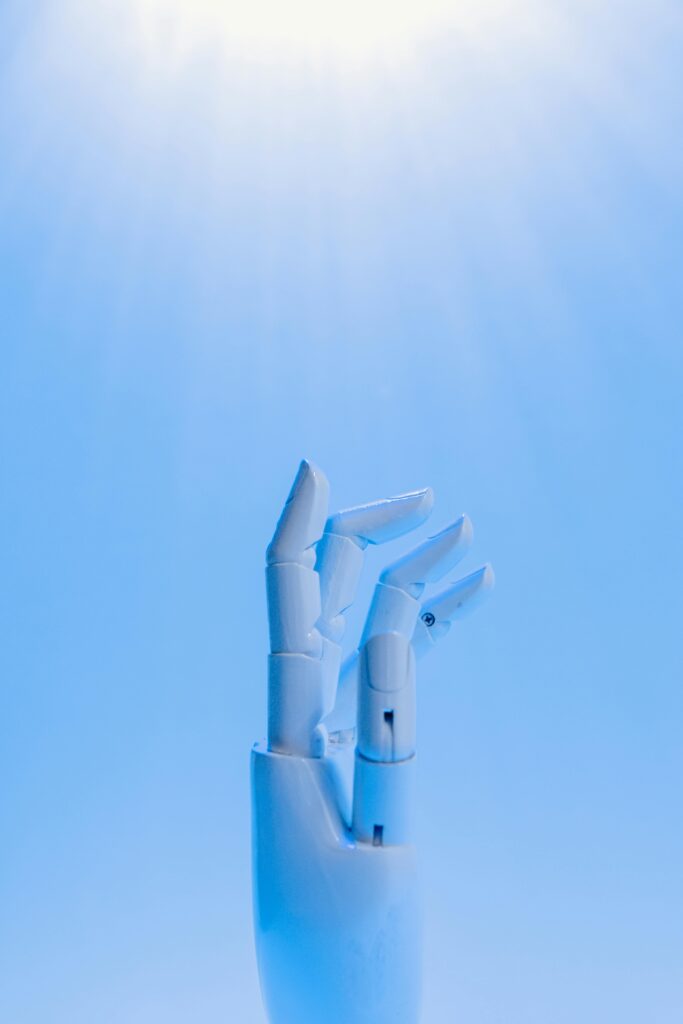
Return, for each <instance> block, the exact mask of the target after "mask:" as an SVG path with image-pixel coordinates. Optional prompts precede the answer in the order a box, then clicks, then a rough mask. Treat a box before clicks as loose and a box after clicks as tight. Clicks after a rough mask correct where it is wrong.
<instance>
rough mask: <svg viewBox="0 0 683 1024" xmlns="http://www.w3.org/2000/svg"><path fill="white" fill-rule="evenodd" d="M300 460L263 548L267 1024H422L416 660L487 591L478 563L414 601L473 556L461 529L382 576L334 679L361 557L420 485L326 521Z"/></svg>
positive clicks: (389, 533)
mask: <svg viewBox="0 0 683 1024" xmlns="http://www.w3.org/2000/svg"><path fill="white" fill-rule="evenodd" d="M328 490H329V487H328V483H327V480H326V478H325V476H324V474H323V473H322V472H321V471H320V470H319V469H318V468H317V467H315V466H314V465H313V464H312V463H310V462H306V461H304V462H302V463H301V466H300V468H299V472H298V474H297V477H296V480H295V481H294V485H293V487H292V490H291V492H290V495H289V497H288V499H287V502H286V504H285V507H284V510H283V512H282V515H281V517H280V520H279V522H278V524H277V527H276V529H275V534H274V536H273V539H272V541H271V544H270V546H269V547H268V551H267V556H266V560H267V568H266V579H267V591H268V614H269V622H270V648H271V653H270V656H269V663H268V740H267V743H257V744H256V745H255V746H254V748H253V751H252V763H251V769H252V774H251V778H252V819H253V821H252V825H253V828H252V841H253V885H254V920H255V935H256V949H257V956H258V964H259V974H260V978H261V987H262V991H263V996H264V1001H265V1004H266V1008H267V1012H268V1016H269V1019H270V1021H271V1024H320V1022H322V1021H324V1022H325V1024H416V1022H417V1021H418V1019H419V1003H420V906H419V896H418V887H417V872H416V858H415V850H414V847H413V830H412V810H413V804H414V772H415V656H416V655H417V656H418V657H419V656H420V655H421V654H423V653H425V652H426V651H427V650H429V648H430V647H431V646H432V645H433V643H434V642H435V641H436V640H437V639H439V638H440V637H442V636H444V635H445V634H446V633H447V632H448V630H449V629H450V626H451V624H452V622H453V621H454V620H456V619H459V618H460V617H462V616H463V615H464V614H466V612H468V611H470V610H471V609H473V608H474V607H476V605H477V604H478V603H479V602H480V601H481V599H482V598H483V597H484V596H485V595H486V594H487V592H488V591H489V590H490V589H491V587H492V585H493V572H492V570H491V568H490V566H484V567H483V568H481V569H479V570H478V571H477V572H474V573H472V574H471V575H470V576H467V577H465V578H464V579H461V580H459V581H458V582H457V583H455V584H453V585H452V586H450V587H449V588H448V589H446V590H444V591H442V592H441V593H439V594H437V595H436V597H433V598H431V599H430V600H429V601H427V602H426V603H425V604H421V601H420V598H421V595H422V592H423V590H424V588H425V585H426V584H428V583H433V582H435V581H436V580H439V579H440V578H442V577H443V576H444V575H446V573H448V572H450V570H451V569H452V568H453V567H454V566H455V565H456V563H457V562H458V561H460V559H461V558H462V557H463V555H464V554H465V552H466V551H467V549H468V547H469V545H470V543H471V539H472V527H471V524H470V521H469V519H468V518H467V517H466V516H461V517H460V518H459V519H456V520H455V522H453V523H451V524H450V525H449V526H447V527H446V528H445V529H444V530H442V531H441V532H440V533H437V534H435V535H434V536H432V537H429V538H428V539H427V540H426V541H425V542H424V543H422V544H420V545H419V546H418V547H417V548H415V549H414V550H413V551H411V552H410V553H409V554H407V555H405V556H404V557H403V558H401V559H399V560H398V561H396V562H394V563H393V564H392V565H390V566H389V567H388V568H387V569H385V570H384V572H383V573H382V574H381V576H380V580H379V583H378V584H377V587H376V589H375V594H374V597H373V600H372V604H371V607H370V611H369V614H368V617H367V621H366V624H365V629H364V631H363V635H362V638H361V641H360V644H359V647H358V650H357V651H356V653H355V654H354V655H352V656H351V657H350V658H349V659H347V661H346V662H345V664H344V665H343V666H340V661H341V647H340V642H341V638H342V635H343V632H344V611H345V610H346V609H347V608H348V607H349V605H351V603H352V601H353V598H354V594H355V590H356V585H357V583H358V578H359V576H360V571H361V567H362V561H363V551H364V549H365V548H366V547H367V545H368V544H381V543H383V542H384V541H388V540H393V539H394V538H396V537H399V536H401V535H402V534H404V533H407V532H408V531H410V530H413V529H415V527H417V526H419V525H420V524H421V523H423V522H424V521H425V519H426V518H427V517H428V516H429V514H430V512H431V510H432V504H433V495H432V492H431V490H429V489H426V490H422V491H414V492H412V493H410V494H403V495H400V496H399V497H396V498H389V499H387V500H385V501H376V502H373V503H372V504H369V505H363V506H360V507H358V508H352V509H347V510H345V511H343V512H338V513H337V514H336V515H333V516H331V517H330V518H327V500H328Z"/></svg>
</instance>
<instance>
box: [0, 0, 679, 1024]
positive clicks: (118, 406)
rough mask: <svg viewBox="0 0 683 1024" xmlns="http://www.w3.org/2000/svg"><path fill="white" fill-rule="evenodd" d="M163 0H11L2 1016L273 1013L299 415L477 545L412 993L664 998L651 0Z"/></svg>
mask: <svg viewBox="0 0 683 1024" xmlns="http://www.w3.org/2000/svg"><path fill="white" fill-rule="evenodd" d="M163 6H164V5H160V3H159V2H158V0H124V2H123V3H119V4H113V3H109V2H106V3H101V4H97V5H88V4H86V3H84V2H83V0H62V2H60V3H57V2H54V3H50V2H39V3H31V4H25V3H24V4H20V3H18V2H14V0H6V2H5V4H4V5H3V6H2V8H1V9H0V88H1V89H2V103H1V104H0V153H1V154H2V160H1V162H0V301H1V315H2V332H1V333H2V352H3V370H4V372H3V374H2V382H1V384H0V387H1V388H2V402H1V403H0V424H1V440H0V443H1V446H2V447H1V454H2V488H1V495H0V538H1V541H0V543H1V546H2V566H3V568H2V587H1V588H0V593H1V609H2V623H3V628H2V637H3V641H2V653H1V655H0V678H1V680H2V712H1V720H2V726H1V728H2V744H1V746H2V750H1V752H0V760H1V765H0V771H1V777H2V784H1V786H0V792H1V793H2V809H1V814H2V819H1V826H0V827H1V835H2V842H1V843H0V887H1V903H2V914H1V916H0V964H1V967H0V970H1V971H2V984H1V985H0V1017H1V1018H2V1019H3V1020H6V1021H8V1022H11V1024H48V1022H49V1024H67V1022H68V1024H81V1022H83V1024H86V1022H87V1024H91V1022H92V1021H98V1022H102V1024H138V1022H139V1024H150V1022H156V1021H159V1022H163V1024H175V1022H176V1021H177V1022H187V1021H188V1020H192V1021H201V1022H202V1024H212V1022H214V1021H215V1022H218V1021H226V1020H229V1021H240V1022H241V1024H263V1021H264V1017H263V1015H262V1011H261V1009H260V1003H259V996H258V987H257V979H256V973H255V966H254V963H253V954H252V939H251V923H250V895H249V815H248V775H247V772H248V753H249V748H250V745H251V743H252V741H253V740H254V739H257V738H259V737H260V736H261V735H262V733H263V728H264V713H265V672H264V668H265V652H266V643H267V639H266V628H265V601H264V592H263V573H262V566H263V557H264V549H265V545H266V543H267V541H268V540H269V538H270V535H271V533H272V529H273V526H274V522H275V520H276V518H277V515H278V513H279V507H280V505H281V503H282V501H283V500H284V498H285V496H286V494H287V491H288V488H289V485H290V482H291V478H292V477H293V475H294V472H295V471H296V467H297V465H298V461H299V459H300V458H301V457H302V456H308V457H310V458H312V459H314V460H315V461H317V462H318V464H319V465H321V466H322V467H323V468H324V469H325V471H326V472H327V474H328V476H329V478H330V480H331V483H332V499H333V503H334V504H335V505H337V506H343V505H348V504H354V503H357V502H360V501H363V500H370V499H373V498H376V497H381V496H385V495H388V494H392V493H397V492H400V491H403V490H407V489H411V488H414V487H419V486H424V485H426V484H431V485H432V486H433V487H434V489H435V492H436V498H437V504H436V509H435V512H434V516H433V519H432V523H433V525H435V526H438V525H441V524H443V523H445V522H446V521H447V520H448V519H450V518H452V517H453V516H454V515H456V514H458V513H459V512H461V511H467V512H468V513H469V514H470V516H471V517H472V520H473V522H474V527H475V546H474V549H473V553H472V556H471V557H470V559H469V560H468V562H467V564H466V565H465V566H464V568H465V569H468V568H474V567H475V566H476V565H477V564H479V563H480V562H483V561H486V560H491V561H492V562H493V564H494V566H495V569H496V574H497V588H496V591H495V594H494V596H493V598H492V600H491V601H490V602H489V603H488V604H487V605H486V606H485V607H484V608H483V609H481V611H479V612H478V614H477V615H476V616H474V617H473V618H471V619H468V620H467V621H465V622H463V623H462V624H461V626H459V627H458V628H457V629H454V630H453V632H452V633H451V635H449V637H448V638H447V640H445V641H444V643H443V644H442V645H441V646H440V647H439V648H438V649H437V650H436V651H434V653H433V654H432V655H431V657H430V659H429V660H428V661H426V662H423V663H421V665H420V675H421V681H420V694H419V695H420V706H419V716H420V721H419V744H420V772H421V774H420V816H421V849H422V859H423V868H424V879H425V906H426V914H427V924H428V929H427V963H426V996H425V1014H424V1021H425V1024H427V1022H434V1024H437V1022H443V1021H451V1020H453V1021H455V1020H462V1021H466V1022H467V1024H548V1022H549V1021H552V1024H576V1022H577V1021H581V1022H582V1024H604V1022H606V1021H619V1022H620V1024H644V1022H647V1024H680V1021H681V1019H682V1018H683V971H682V970H681V960H682V958H683V891H682V890H683V886H682V881H681V878H682V876H681V863H683V825H682V824H681V814H680V806H681V795H680V794H681V779H682V771H683V754H682V752H681V724H682V717H681V716H682V712H683V698H682V696H681V681H682V679H683V672H682V667H683V666H682V664H681V662H682V658H681V644H680V621H681V611H682V610H683V609H682V606H681V588H680V582H679V580H680V577H681V571H682V570H683V550H682V544H681V515H680V512H681V499H682V490H683V488H682V486H681V458H680V444H681V431H682V427H683V414H682V412H681V405H682V403H681V395H682V387H681V385H682V374H681V370H682V363H683V355H682V348H681V313H682V308H681V307H682V304H683V303H682V296H683V287H682V285H681V272H682V260H681V257H682V255H683V254H682V252H681V249H682V243H681V239H682V238H683V188H682V185H683V178H682V171H683V166H682V164H683V149H682V148H681V145H680V125H681V123H683V116H682V115H683V109H682V108H683V81H682V73H681V69H680V52H681V44H682V43H683V17H682V16H681V11H680V8H679V7H678V5H677V4H675V3H669V2H666V0H651V2H648V3H645V2H644V0H631V2H626V3H624V2H621V3H616V2H615V0H607V2H605V3H602V4H600V5H596V4H591V3H588V2H587V0H576V2H572V3H570V2H569V0H566V2H558V0H549V2H547V3H546V4H540V3H537V2H536V0H520V2H519V3H518V4H514V5H513V4H510V3H506V2H504V0H484V2H482V3H480V4H478V5H477V4H474V3H463V4H452V5H448V4H446V5H441V7H440V9H439V10H436V7H437V6H438V5H435V10H434V13H433V16H432V17H431V20H430V18H429V17H427V16H425V18H424V20H423V21H422V22H421V23H420V24H415V25H414V24H412V23H410V24H409V25H408V26H407V27H406V28H405V31H402V33H401V36H400V39H394V38H393V37H391V33H389V34H388V36H389V37H390V39H391V41H390V42H387V41H386V38H384V37H383V36H382V34H381V33H379V34H376V37H373V38H367V39H364V38H363V31H365V30H364V29H361V28H360V27H358V26H356V27H355V28H354V31H353V32H347V33H346V36H345V39H346V43H345V44H344V45H343V46H342V45H339V46H336V45H333V44H330V40H329V39H325V40H324V41H323V42H320V41H318V43H317V44H316V41H315V39H314V40H311V39H310V38H308V39H307V40H306V42H305V45H304V43H302V42H301V41H300V40H298V38H297V33H296V31H295V29H296V25H295V24H294V27H293V28H292V31H291V32H290V31H288V34H287V37H286V39H284V40H283V39H281V38H277V37H276V38H274V39H273V38H271V37H269V38H268V39H264V40H260V39H259V36H258V31H256V30H254V28H253V26H251V28H250V29H249V31H248V32H247V31H246V30H245V29H244V26H241V28H240V27H239V26H237V27H236V25H237V23H236V22H233V21H232V20H231V19H230V18H229V17H226V16H225V14H224V13H222V8H221V7H220V5H212V3H210V2H209V0H202V2H201V3H198V4H197V6H196V8H194V7H193V5H191V4H183V3H180V2H179V0H174V2H172V3H170V4H167V5H165V11H164V10H162V8H163ZM379 6H380V7H381V5H379ZM331 10H332V9H331ZM378 10H379V7H378ZM335 17H336V18H337V21H336V22H335V23H334V25H335V26H336V28H335V30H334V31H333V32H332V35H333V36H334V35H335V32H336V31H337V29H338V28H339V26H340V25H342V24H343V25H344V27H345V29H348V25H346V22H342V21H340V20H339V19H340V16H339V14H336V15H335ZM380 24H381V19H380ZM290 28H291V26H290ZM238 29H239V30H238ZM368 31H369V30H368ZM347 36H348V38H346V37H347ZM349 39H351V41H352V42H353V45H351V44H349V43H348V40H349ZM359 40H360V41H361V42H362V43H363V45H356V43H357V42H358V41H359ZM347 44H348V45H347ZM400 546H401V545H400V542H399V543H397V544H394V545H390V546H388V548H386V549H383V550H382V551H381V552H371V554H370V557H369V558H368V564H367V570H366V574H365V576H364V579H363V583H362V586H361V593H360V596H359V600H358V603H357V606H356V607H355V608H354V609H353V611H352V613H351V615H350V616H349V622H350V629H349V643H350V644H352V643H353V639H354V636H356V635H357V633H358V631H359V629H360V626H361V623H362V619H363V614H364V610H365V608H366V607H367V601H368V599H369V595H370V593H371V589H372V585H373V579H374V577H376V575H377V573H378V571H379V570H380V568H381V565H382V562H383V561H384V560H386V559H390V558H391V557H393V555H394V554H395V553H396V551H398V550H399V549H400Z"/></svg>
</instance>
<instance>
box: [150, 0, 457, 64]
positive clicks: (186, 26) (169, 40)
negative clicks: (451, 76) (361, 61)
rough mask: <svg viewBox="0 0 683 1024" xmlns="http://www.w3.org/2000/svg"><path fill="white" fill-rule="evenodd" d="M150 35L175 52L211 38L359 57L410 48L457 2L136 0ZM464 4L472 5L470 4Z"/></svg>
mask: <svg viewBox="0 0 683 1024" xmlns="http://www.w3.org/2000/svg"><path fill="white" fill-rule="evenodd" d="M139 3H140V13H141V15H142V17H143V19H144V24H145V29H146V31H147V33H148V34H150V33H151V34H153V35H154V36H155V37H156V40H157V43H159V42H161V39H160V35H161V36H163V37H164V42H165V44H166V45H167V46H169V47H171V48H172V50H173V52H174V55H175V56H176V57H182V56H183V55H187V54H189V53H191V52H192V51H193V50H196V47H197V44H200V43H201V42H202V41H203V40H206V39H208V38H212V39H213V40H214V41H219V42H221V43H222V44H224V45H225V46H227V47H228V48H230V49H235V50H237V51H238V52H239V51H240V50H241V51H246V54H245V55H248V54H253V55H257V54H258V53H259V51H264V50H265V51H272V50H276V51H279V52H280V53H284V52H289V53H292V52H296V51H299V52H305V53H307V54H309V55H315V53H320V52H333V53H336V54H337V55H339V56H341V57H346V58H351V59H358V58H363V57H368V56H372V55H373V54H377V53H383V54H386V55H392V54H394V55H397V54H400V53H401V52H405V51H406V50H407V49H410V48H411V47H412V46H413V45H414V43H415V41H416V40H417V39H419V37H420V36H421V35H423V34H425V33H432V32H434V31H437V30H438V27H439V25H441V24H443V23H445V22H446V21H448V20H449V16H450V15H452V14H453V11H454V3H453V0H450V2H449V0H333V2H330V0H237V2H236V0H170V2H169V0H139ZM464 6H466V7H470V6H471V4H470V3H469V2H467V3H466V4H465V5H464ZM456 9H457V6H456Z"/></svg>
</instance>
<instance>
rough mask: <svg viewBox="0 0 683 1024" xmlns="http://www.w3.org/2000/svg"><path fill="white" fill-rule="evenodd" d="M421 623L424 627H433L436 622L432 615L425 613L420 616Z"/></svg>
mask: <svg viewBox="0 0 683 1024" xmlns="http://www.w3.org/2000/svg"><path fill="white" fill-rule="evenodd" d="M422 621H423V622H424V624H425V626H433V625H434V623H435V622H436V617H435V616H434V615H432V613H431V612H425V613H424V615H423V616H422Z"/></svg>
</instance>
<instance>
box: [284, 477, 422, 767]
mask: <svg viewBox="0 0 683 1024" xmlns="http://www.w3.org/2000/svg"><path fill="white" fill-rule="evenodd" d="M328 494H329V485H328V483H327V479H326V477H325V475H324V474H323V473H322V472H321V470H319V469H318V468H317V467H316V466H315V465H314V464H313V463H311V462H308V461H306V460H304V461H303V462H302V463H301V466H300V467H299V472H298V474H297V477H296V479H295V481H294V484H293V486H292V489H291V491H290V494H289V497H288V499H287V502H286V504H285V507H284V509H283V512H282V515H281V516H280V519H279V521H278V524H277V527H276V529H275V533H274V535H273V539H272V541H271V543H270V545H269V547H268V550H267V553H266V562H267V565H266V588H267V595H268V615H269V627H270V656H269V662H268V747H269V749H270V750H273V751H276V752H279V753H287V754H298V755H300V756H303V757H320V756H321V755H322V754H323V753H324V752H325V748H326V737H327V731H326V729H325V727H324V726H323V725H321V724H320V723H321V721H322V719H323V718H324V717H325V716H326V715H327V714H328V713H329V712H330V711H331V709H332V707H333V705H334V699H335V694H336V689H337V681H338V677H339V667H340V661H341V648H340V647H339V640H340V639H341V636H342V634H343V630H344V617H343V612H344V611H345V610H346V608H348V606H349V605H350V604H351V603H352V601H353V598H354V595H355V590H356V585H357V583H358V578H359V575H360V571H361V568H362V560H363V550H364V548H365V547H367V545H368V544H380V543H383V542H384V541H387V540H391V539H393V538H394V537H398V536H401V535H402V534H404V533H406V532H407V531H408V530H412V529H414V528H415V527H416V526H419V525H421V523H423V522H424V520H425V519H426V518H427V516H428V515H429V513H430V512H431V508H432V504H433V495H432V492H431V490H429V489H428V488H427V489H424V490H421V491H414V492H411V493H409V494H404V495H399V496H398V497H396V498H389V499H385V500H382V501H376V502H372V503H370V504H368V505H363V506H358V507H356V508H351V509H347V510H345V511H342V512H339V513H337V514H336V515H334V516H332V517H330V518H329V519H328V520H327V523H326V525H325V528H324V532H323V526H324V524H325V522H326V516H327V504H328ZM321 534H322V537H321ZM316 547H317V549H318V550H317V557H316V553H315V550H314V549H315V548H316Z"/></svg>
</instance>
